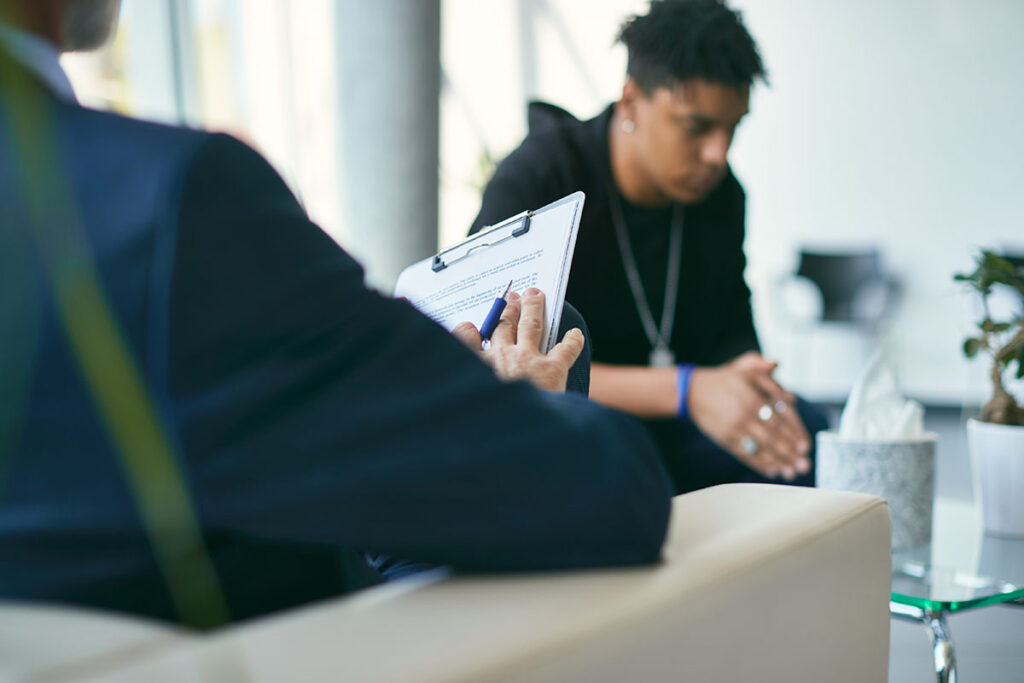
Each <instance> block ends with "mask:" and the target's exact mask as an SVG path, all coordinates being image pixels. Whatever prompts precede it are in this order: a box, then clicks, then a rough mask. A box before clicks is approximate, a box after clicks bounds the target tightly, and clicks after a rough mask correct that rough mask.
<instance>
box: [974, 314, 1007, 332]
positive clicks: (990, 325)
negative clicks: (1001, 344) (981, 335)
mask: <svg viewBox="0 0 1024 683" xmlns="http://www.w3.org/2000/svg"><path fill="white" fill-rule="evenodd" d="M978 327H980V328H981V330H982V331H983V332H987V333H988V334H1000V333H1001V332H1006V331H1007V330H1008V329H1010V328H1011V327H1013V323H997V322H996V321H994V320H992V318H985V319H984V320H982V321H981V322H980V323H978Z"/></svg>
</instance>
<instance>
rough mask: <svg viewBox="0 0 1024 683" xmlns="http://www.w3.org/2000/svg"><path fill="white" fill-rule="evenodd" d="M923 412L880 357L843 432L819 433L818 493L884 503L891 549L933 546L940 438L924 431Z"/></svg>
mask: <svg viewBox="0 0 1024 683" xmlns="http://www.w3.org/2000/svg"><path fill="white" fill-rule="evenodd" d="M923 418H924V411H923V409H922V408H921V405H920V404H919V403H917V402H916V401H908V400H906V399H904V398H903V395H902V393H901V392H900V391H899V386H898V383H897V381H896V373H895V371H894V370H893V369H892V367H891V366H890V365H889V364H888V363H886V362H885V360H884V359H883V357H882V356H881V354H876V355H875V356H874V357H873V358H872V359H871V361H870V362H869V363H868V365H867V367H866V368H865V370H864V372H863V373H862V375H861V376H860V378H859V379H858V380H857V383H856V384H855V385H854V387H853V390H852V391H851V392H850V397H849V399H848V400H847V402H846V407H845V408H844V409H843V414H842V417H841V418H840V421H839V431H838V432H834V431H824V432H818V436H817V441H816V446H817V448H816V450H817V456H816V460H817V462H816V465H815V470H816V483H817V486H818V488H823V489H838V490H843V491H856V492H858V493H868V494H871V495H875V496H880V497H882V498H885V500H886V501H887V502H888V503H889V518H890V520H891V522H892V547H893V549H898V548H912V547H918V546H924V545H927V544H928V543H930V542H931V536H932V504H933V501H934V497H935V447H936V443H937V440H938V437H937V436H936V435H935V434H926V433H924V429H923V421H924V419H923Z"/></svg>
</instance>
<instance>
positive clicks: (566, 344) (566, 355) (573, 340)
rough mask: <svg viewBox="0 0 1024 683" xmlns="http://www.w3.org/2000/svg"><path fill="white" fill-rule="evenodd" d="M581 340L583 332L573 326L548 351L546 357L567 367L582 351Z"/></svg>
mask: <svg viewBox="0 0 1024 683" xmlns="http://www.w3.org/2000/svg"><path fill="white" fill-rule="evenodd" d="M583 342H584V340H583V332H581V331H580V330H579V329H578V328H576V327H574V328H572V329H571V330H569V331H568V332H566V333H565V336H564V337H562V341H560V342H558V343H557V344H555V346H554V347H553V348H552V349H551V351H549V352H548V357H549V358H553V359H554V360H556V361H558V363H559V364H562V365H564V366H565V367H566V368H569V367H571V366H572V364H573V363H575V362H576V359H577V358H579V357H580V353H582V352H583Z"/></svg>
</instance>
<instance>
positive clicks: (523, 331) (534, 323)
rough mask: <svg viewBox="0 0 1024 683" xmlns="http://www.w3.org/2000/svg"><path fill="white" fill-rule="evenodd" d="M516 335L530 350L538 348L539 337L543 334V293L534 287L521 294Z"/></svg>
mask: <svg viewBox="0 0 1024 683" xmlns="http://www.w3.org/2000/svg"><path fill="white" fill-rule="evenodd" d="M518 334H519V342H520V343H521V344H524V345H527V346H529V347H530V348H532V349H539V348H540V340H541V336H542V335H543V334H544V293H543V292H541V291H540V290H539V289H537V288H536V287H530V288H529V289H527V290H526V291H525V292H523V299H522V313H521V314H520V316H519V329H518Z"/></svg>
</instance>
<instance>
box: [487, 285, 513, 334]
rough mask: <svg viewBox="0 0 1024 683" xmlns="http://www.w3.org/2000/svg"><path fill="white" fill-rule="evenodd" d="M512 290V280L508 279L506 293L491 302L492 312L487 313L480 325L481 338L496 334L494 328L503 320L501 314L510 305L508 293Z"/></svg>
mask: <svg viewBox="0 0 1024 683" xmlns="http://www.w3.org/2000/svg"><path fill="white" fill-rule="evenodd" d="M511 291H512V281H511V280H509V281H508V287H506V288H505V293H504V294H502V295H501V297H500V298H498V299H495V300H494V303H493V304H491V312H490V313H488V314H487V317H486V318H485V319H484V324H483V325H481V326H480V339H481V340H482V341H487V340H489V339H490V338H491V335H492V334H494V328H496V327H497V326H498V321H499V320H501V314H502V313H504V312H505V306H507V305H508V293H509V292H511Z"/></svg>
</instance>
